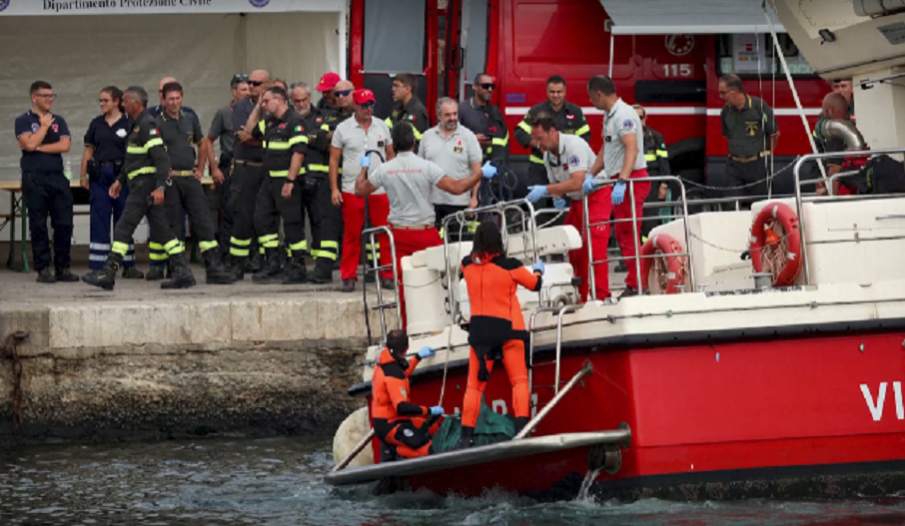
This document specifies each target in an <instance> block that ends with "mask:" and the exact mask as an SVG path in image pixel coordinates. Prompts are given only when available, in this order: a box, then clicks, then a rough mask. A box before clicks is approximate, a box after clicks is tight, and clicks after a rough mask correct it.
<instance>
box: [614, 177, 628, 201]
mask: <svg viewBox="0 0 905 526" xmlns="http://www.w3.org/2000/svg"><path fill="white" fill-rule="evenodd" d="M626 186H628V185H626V184H625V181H624V180H620V181H619V182H618V183H616V184H615V185H613V204H614V205H617V206H618V205H621V204H622V201H623V200H624V199H625V187H626Z"/></svg>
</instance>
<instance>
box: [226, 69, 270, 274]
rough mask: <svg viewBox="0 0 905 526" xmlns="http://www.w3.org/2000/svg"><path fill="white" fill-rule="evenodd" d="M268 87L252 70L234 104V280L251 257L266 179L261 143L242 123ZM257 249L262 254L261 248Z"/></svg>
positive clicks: (265, 79)
mask: <svg viewBox="0 0 905 526" xmlns="http://www.w3.org/2000/svg"><path fill="white" fill-rule="evenodd" d="M269 84H270V74H269V73H267V72H266V71H264V70H260V69H259V70H256V71H252V72H251V75H249V76H248V97H247V98H245V99H242V100H241V101H239V103H238V104H236V107H235V109H234V110H233V114H232V124H233V129H234V130H236V143H235V145H234V147H233V176H232V181H230V193H229V209H230V211H231V212H232V214H233V235H232V237H230V239H229V255H230V259H231V262H232V273H233V274H234V275H235V276H236V279H242V278H243V277H244V276H245V270H246V268H245V266H246V264H247V262H248V258H249V256H250V255H251V251H252V247H253V245H252V240H253V238H254V237H255V227H254V213H255V199H256V198H257V195H258V190H259V189H260V188H261V184H262V183H263V181H264V176H265V174H264V171H263V170H262V168H261V166H262V165H261V162H262V160H263V156H264V149H263V148H262V147H261V141H260V140H258V139H255V138H254V137H252V136H251V134H250V133H248V132H247V131H245V124H246V123H247V122H248V117H249V116H251V112H252V111H254V109H255V106H257V104H258V101H259V100H260V98H261V95H263V93H264V90H266V89H267V87H268V85H269ZM258 126H259V127H260V130H261V131H262V132H263V131H264V121H259V122H258ZM259 248H260V250H261V252H263V250H264V247H259ZM253 268H254V267H251V268H249V269H248V270H252V269H253Z"/></svg>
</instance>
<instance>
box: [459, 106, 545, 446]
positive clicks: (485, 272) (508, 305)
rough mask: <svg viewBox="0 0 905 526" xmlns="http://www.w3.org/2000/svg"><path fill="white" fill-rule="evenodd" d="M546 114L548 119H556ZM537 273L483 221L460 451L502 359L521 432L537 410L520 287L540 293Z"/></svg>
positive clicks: (472, 275)
mask: <svg viewBox="0 0 905 526" xmlns="http://www.w3.org/2000/svg"><path fill="white" fill-rule="evenodd" d="M551 120H552V118H551V117H546V118H545V121H547V122H549V121H551ZM532 270H533V271H534V272H533V273H531V272H529V271H528V270H527V269H526V268H525V267H524V265H522V263H521V261H518V260H517V259H513V258H510V257H506V249H505V248H504V247H503V237H502V234H501V233H500V229H499V228H498V227H497V225H496V224H495V223H494V222H493V221H482V222H481V224H480V225H479V226H478V229H477V230H476V231H475V236H474V246H473V248H472V252H471V255H469V256H467V257H465V259H463V260H462V274H463V275H464V277H465V285H466V286H467V287H468V298H469V302H470V305H471V319H470V320H469V329H468V343H469V345H471V353H470V354H469V358H468V384H467V388H466V390H465V400H464V401H463V403H462V435H461V438H460V439H459V443H458V444H457V445H456V449H461V448H466V447H470V446H471V445H472V441H473V436H474V428H475V424H476V423H477V421H478V413H479V412H480V409H481V397H482V396H483V395H484V388H485V387H486V386H487V381H488V380H490V373H491V372H492V371H493V364H494V362H495V361H496V360H499V359H500V358H502V360H503V365H504V366H505V367H506V373H507V374H508V375H509V382H510V383H511V384H512V407H513V414H514V415H515V424H516V433H518V432H519V431H521V430H522V428H524V427H525V425H527V424H528V415H529V414H530V411H531V400H530V393H529V392H528V358H527V356H526V348H527V347H526V344H525V342H526V341H527V340H528V331H527V330H525V317H524V316H523V315H522V307H521V305H520V304H519V301H518V297H517V296H516V289H517V288H518V286H519V285H521V286H523V287H525V288H526V289H528V290H532V291H535V292H536V291H539V290H540V288H541V284H542V281H543V280H542V278H541V276H543V274H544V264H543V262H541V261H540V260H538V261H537V262H536V263H534V266H533V267H532Z"/></svg>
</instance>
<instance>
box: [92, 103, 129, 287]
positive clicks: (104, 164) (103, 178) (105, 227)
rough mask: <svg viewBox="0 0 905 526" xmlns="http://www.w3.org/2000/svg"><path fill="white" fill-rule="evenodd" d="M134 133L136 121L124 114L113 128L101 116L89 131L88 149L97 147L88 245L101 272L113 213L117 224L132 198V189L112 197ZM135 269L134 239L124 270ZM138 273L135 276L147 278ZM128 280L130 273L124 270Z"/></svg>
mask: <svg viewBox="0 0 905 526" xmlns="http://www.w3.org/2000/svg"><path fill="white" fill-rule="evenodd" d="M131 131H132V121H131V120H129V116H128V115H126V114H125V113H123V114H122V115H121V116H120V118H119V120H117V121H116V122H115V123H113V124H112V125H110V124H108V123H107V119H106V117H105V116H104V115H98V116H97V117H95V118H94V119H93V120H92V121H91V123H90V124H89V125H88V131H87V132H85V146H91V147H92V148H94V156H93V157H92V158H91V160H89V161H88V180H89V185H88V193H89V202H90V204H91V241H90V244H89V246H88V248H89V255H88V267H89V268H91V270H97V269H101V268H103V267H104V263H105V262H106V261H107V256H109V255H110V234H111V232H110V230H111V228H110V225H111V223H110V214H111V212H112V214H113V224H116V223H117V222H118V221H119V218H120V217H122V214H123V210H124V209H125V206H126V199H127V198H128V196H129V189H128V187H124V188H123V189H122V191H121V192H120V194H119V197H118V198H116V199H113V198H112V197H110V194H109V191H110V186H111V185H112V184H113V183H114V182H116V178H117V176H118V175H119V172H120V170H121V169H122V167H123V159H124V158H125V157H126V137H128V136H129V133H130V132H131ZM134 267H135V244H134V240H133V241H132V242H131V243H129V250H128V252H126V257H124V258H123V269H129V268H134ZM139 274H140V273H139V272H138V271H134V274H133V276H132V277H137V278H140V277H143V276H140V275H139ZM123 277H126V271H125V270H124V271H123Z"/></svg>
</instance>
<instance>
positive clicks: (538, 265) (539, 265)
mask: <svg viewBox="0 0 905 526" xmlns="http://www.w3.org/2000/svg"><path fill="white" fill-rule="evenodd" d="M531 270H533V271H534V272H540V273H541V275H543V274H544V270H545V269H544V262H543V261H541V260H539V259H538V260H537V261H535V262H534V264H533V265H531Z"/></svg>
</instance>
